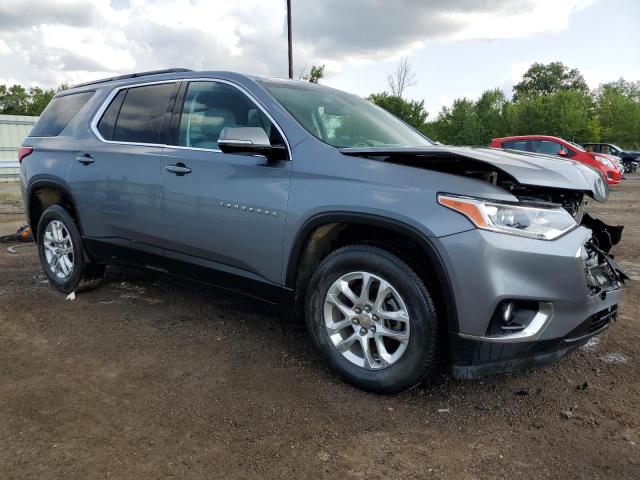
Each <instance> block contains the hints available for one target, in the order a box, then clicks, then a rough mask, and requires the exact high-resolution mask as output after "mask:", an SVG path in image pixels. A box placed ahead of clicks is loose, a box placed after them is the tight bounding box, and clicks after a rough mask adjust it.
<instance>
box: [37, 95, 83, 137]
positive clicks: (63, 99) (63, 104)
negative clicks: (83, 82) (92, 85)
mask: <svg viewBox="0 0 640 480" xmlns="http://www.w3.org/2000/svg"><path fill="white" fill-rule="evenodd" d="M93 94H94V92H81V93H72V94H70V95H61V96H58V97H54V98H53V100H51V102H49V105H47V108H45V109H44V112H42V115H41V116H40V120H38V123H36V124H35V126H34V127H33V130H31V133H30V134H29V136H30V137H55V136H57V135H60V133H61V132H62V130H64V128H65V127H66V126H67V125H68V124H69V122H70V121H71V120H73V117H75V116H76V114H77V113H78V112H79V111H80V109H81V108H82V107H84V105H85V104H86V103H87V102H88V101H89V99H90V98H91V97H92V96H93Z"/></svg>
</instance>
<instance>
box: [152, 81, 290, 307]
mask: <svg viewBox="0 0 640 480" xmlns="http://www.w3.org/2000/svg"><path fill="white" fill-rule="evenodd" d="M181 97H183V98H181ZM180 105H183V108H182V110H180V109H178V110H177V111H176V112H174V113H175V115H174V120H173V121H172V130H173V132H174V135H175V137H174V139H173V140H174V141H173V143H174V144H175V145H174V146H167V147H166V150H165V156H164V161H163V165H164V168H163V169H162V186H163V189H162V198H163V214H162V223H163V238H164V239H165V247H166V256H167V258H168V259H171V258H173V259H175V260H176V261H177V262H180V261H181V262H186V263H189V264H191V265H193V266H199V267H202V268H203V269H208V270H216V271H217V272H218V273H220V272H222V273H221V274H220V275H216V277H211V278H207V280H208V281H211V282H212V283H217V284H223V286H228V287H230V288H234V287H233V285H231V284H227V282H232V281H235V280H239V281H240V282H241V283H244V285H242V286H241V288H244V287H246V286H247V285H248V284H250V283H256V286H258V284H262V286H265V285H264V284H267V285H268V284H271V286H275V285H279V283H280V280H281V271H282V252H283V242H284V226H285V220H286V208H287V201H288V198H289V186H290V181H291V162H290V161H288V160H280V161H270V160H267V159H266V158H265V157H263V156H258V155H237V154H225V153H222V152H221V151H220V149H219V148H218V143H217V141H218V137H219V135H220V132H221V131H222V129H223V128H225V127H234V126H254V127H262V128H264V129H265V131H266V132H267V135H269V137H270V139H271V142H272V144H273V143H284V138H283V137H282V134H281V133H280V131H279V130H278V128H277V127H276V126H275V124H274V123H273V121H272V120H271V119H270V118H269V116H268V115H267V114H266V112H265V111H264V110H263V109H262V108H261V107H259V106H258V105H257V103H256V102H255V101H254V100H253V99H252V98H250V97H249V95H248V94H247V92H245V91H244V90H240V89H239V88H238V87H236V86H235V85H232V84H229V83H226V82H223V81H193V82H189V83H185V85H184V87H183V90H182V92H181V95H179V99H178V102H177V103H176V108H178V106H180ZM177 262H176V263H174V266H176V268H180V266H179V264H178V263H177ZM200 272H201V273H202V274H203V275H204V274H206V272H204V270H200ZM227 274H229V275H227ZM233 277H239V278H233ZM252 281H256V282H252ZM259 296H262V297H268V295H263V294H262V293H260V294H259Z"/></svg>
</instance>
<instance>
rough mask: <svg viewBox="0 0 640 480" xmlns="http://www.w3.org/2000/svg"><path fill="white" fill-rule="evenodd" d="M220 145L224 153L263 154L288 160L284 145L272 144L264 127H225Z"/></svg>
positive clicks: (273, 158) (219, 140)
mask: <svg viewBox="0 0 640 480" xmlns="http://www.w3.org/2000/svg"><path fill="white" fill-rule="evenodd" d="M218 147H219V148H220V150H222V151H223V152H224V153H235V154H238V155H262V156H265V157H267V158H268V159H269V160H286V159H287V148H286V147H285V146H284V145H271V142H270V141H269V137H268V136H267V132H265V131H264V129H263V128H262V127H225V128H223V129H222V131H221V132H220V137H219V138H218Z"/></svg>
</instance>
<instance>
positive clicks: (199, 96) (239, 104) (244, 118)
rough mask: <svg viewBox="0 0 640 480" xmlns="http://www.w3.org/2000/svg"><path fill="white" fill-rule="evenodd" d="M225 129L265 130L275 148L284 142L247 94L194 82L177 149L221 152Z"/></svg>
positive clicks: (188, 98)
mask: <svg viewBox="0 0 640 480" xmlns="http://www.w3.org/2000/svg"><path fill="white" fill-rule="evenodd" d="M226 127H262V128H263V129H264V131H265V132H266V133H267V136H268V137H269V139H270V140H271V144H272V145H276V144H278V145H282V144H284V140H283V139H282V137H281V136H280V134H279V132H278V130H277V129H276V128H275V127H274V126H273V124H272V123H271V121H270V120H269V118H267V116H266V115H265V114H264V113H263V112H262V110H260V108H258V106H257V105H255V104H254V103H253V102H252V101H251V100H250V99H249V98H248V97H247V96H246V95H245V94H244V93H242V92H241V91H239V90H238V89H237V88H235V87H233V86H231V85H227V84H225V83H220V82H191V83H189V86H188V88H187V93H186V96H185V99H184V106H183V108H182V115H181V116H180V131H179V137H178V139H179V140H178V145H180V146H183V147H192V148H206V149H211V150H218V138H219V137H220V132H222V130H223V129H224V128H226Z"/></svg>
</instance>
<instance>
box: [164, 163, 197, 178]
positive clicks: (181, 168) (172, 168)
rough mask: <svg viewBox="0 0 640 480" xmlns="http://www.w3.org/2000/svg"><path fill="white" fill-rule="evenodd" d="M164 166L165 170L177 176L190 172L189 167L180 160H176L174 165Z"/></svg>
mask: <svg viewBox="0 0 640 480" xmlns="http://www.w3.org/2000/svg"><path fill="white" fill-rule="evenodd" d="M164 168H165V169H166V170H167V172H171V173H175V174H176V175H178V176H179V177H181V176H182V175H186V174H187V173H191V169H190V168H189V167H187V166H186V165H185V164H184V163H182V162H178V163H176V164H175V165H167V166H166V167H164Z"/></svg>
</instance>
